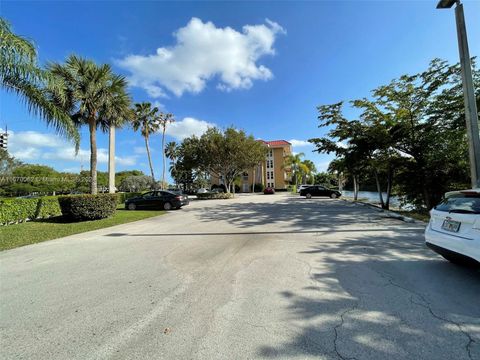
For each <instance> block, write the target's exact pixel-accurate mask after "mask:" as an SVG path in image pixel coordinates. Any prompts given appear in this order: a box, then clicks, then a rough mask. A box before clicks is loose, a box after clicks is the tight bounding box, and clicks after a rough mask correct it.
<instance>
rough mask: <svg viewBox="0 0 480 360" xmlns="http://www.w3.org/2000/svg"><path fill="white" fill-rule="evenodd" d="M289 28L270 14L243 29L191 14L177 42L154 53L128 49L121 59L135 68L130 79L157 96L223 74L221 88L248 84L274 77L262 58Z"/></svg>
mask: <svg viewBox="0 0 480 360" xmlns="http://www.w3.org/2000/svg"><path fill="white" fill-rule="evenodd" d="M282 33H285V30H284V29H283V28H282V27H281V26H280V25H279V24H277V23H275V22H273V21H270V20H268V19H266V23H265V24H261V25H245V26H243V28H242V32H239V31H236V30H234V29H232V28H231V27H225V28H217V27H216V26H215V25H214V24H213V23H212V22H206V23H204V22H203V21H202V20H200V19H198V18H192V19H191V20H190V21H189V22H188V24H187V25H186V26H185V27H183V28H180V29H178V30H177V31H176V32H175V33H174V34H173V36H174V37H175V39H176V44H175V45H174V46H171V47H160V48H158V49H157V50H156V53H154V54H151V55H145V56H143V55H128V56H127V57H125V58H123V59H120V60H118V61H117V64H118V65H119V66H120V67H122V68H124V69H126V70H128V71H130V72H131V73H132V74H131V76H130V77H129V80H130V83H131V84H132V85H133V86H137V87H141V88H143V89H145V90H146V91H147V92H148V94H149V95H150V96H151V97H153V98H158V97H162V96H166V92H165V90H168V91H170V92H172V93H174V94H175V95H176V96H181V95H182V94H183V93H184V92H191V93H194V94H195V93H199V92H201V91H202V90H203V89H204V88H205V86H206V82H207V81H208V80H210V79H212V78H214V77H218V79H219V83H218V84H217V88H219V89H221V90H226V91H230V90H232V89H248V88H250V87H251V86H252V85H253V81H254V80H269V79H271V78H272V77H273V74H272V72H271V71H270V69H268V68H267V67H265V66H264V65H259V64H257V61H258V60H259V59H260V58H261V57H262V56H265V55H274V54H275V49H274V43H275V40H276V37H277V35H278V34H282Z"/></svg>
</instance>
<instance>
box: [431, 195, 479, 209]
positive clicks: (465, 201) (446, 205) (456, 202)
mask: <svg viewBox="0 0 480 360" xmlns="http://www.w3.org/2000/svg"><path fill="white" fill-rule="evenodd" d="M435 210H439V211H446V212H453V213H466V214H480V194H477V193H460V194H455V195H453V196H450V197H448V198H446V199H444V200H443V201H442V202H441V203H440V204H438V205H437V206H436V207H435Z"/></svg>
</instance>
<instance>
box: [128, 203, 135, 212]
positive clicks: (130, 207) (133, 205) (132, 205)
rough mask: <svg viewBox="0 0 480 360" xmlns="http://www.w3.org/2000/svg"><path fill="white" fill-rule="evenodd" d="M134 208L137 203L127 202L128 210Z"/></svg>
mask: <svg viewBox="0 0 480 360" xmlns="http://www.w3.org/2000/svg"><path fill="white" fill-rule="evenodd" d="M136 208H137V205H135V204H134V203H130V204H128V210H135V209H136Z"/></svg>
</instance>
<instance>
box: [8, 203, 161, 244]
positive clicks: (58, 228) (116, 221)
mask: <svg viewBox="0 0 480 360" xmlns="http://www.w3.org/2000/svg"><path fill="white" fill-rule="evenodd" d="M164 213H165V211H163V210H135V211H128V210H125V209H124V208H123V205H121V208H120V207H119V208H118V209H117V212H116V213H115V215H114V216H113V217H111V218H108V219H102V220H93V221H83V222H65V221H64V220H63V219H62V218H61V217H58V218H50V219H45V220H36V221H29V222H26V223H21V224H16V225H8V226H0V251H2V250H7V249H13V248H16V247H19V246H24V245H29V244H35V243H38V242H42V241H47V240H52V239H57V238H60V237H64V236H68V235H73V234H78V233H82V232H85V231H90V230H98V229H102V228H106V227H109V226H113V225H120V224H125V223H128V222H132V221H137V220H142V219H146V218H149V217H152V216H157V215H162V214H164Z"/></svg>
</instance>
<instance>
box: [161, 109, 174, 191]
mask: <svg viewBox="0 0 480 360" xmlns="http://www.w3.org/2000/svg"><path fill="white" fill-rule="evenodd" d="M157 121H158V124H159V125H160V127H161V128H162V156H163V162H162V189H164V188H165V131H166V130H167V124H171V123H173V122H175V119H174V118H173V114H164V113H160V114H159V116H158V117H157Z"/></svg>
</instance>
